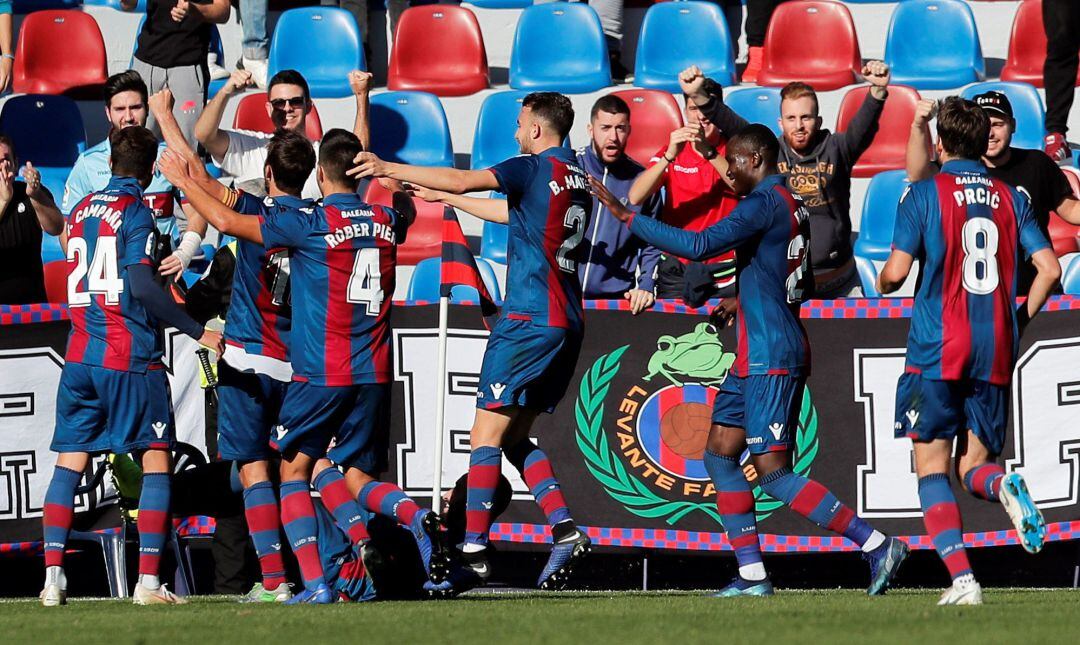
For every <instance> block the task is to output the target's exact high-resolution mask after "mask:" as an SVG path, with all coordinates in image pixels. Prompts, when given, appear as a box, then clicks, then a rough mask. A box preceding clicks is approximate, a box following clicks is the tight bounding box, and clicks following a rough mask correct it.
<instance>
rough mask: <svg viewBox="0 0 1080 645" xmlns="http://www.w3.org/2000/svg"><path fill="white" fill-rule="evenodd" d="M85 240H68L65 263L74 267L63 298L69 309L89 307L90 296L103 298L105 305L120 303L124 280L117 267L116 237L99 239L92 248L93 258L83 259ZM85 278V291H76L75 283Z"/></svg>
mask: <svg viewBox="0 0 1080 645" xmlns="http://www.w3.org/2000/svg"><path fill="white" fill-rule="evenodd" d="M86 256H87V248H86V240H85V239H83V238H81V237H72V238H69V239H68V246H67V261H68V262H69V263H72V262H74V263H75V267H74V268H73V269H72V270H71V273H69V274H68V281H67V296H68V305H69V306H71V307H89V306H90V300H91V298H90V296H91V295H103V296H105V304H107V305H118V304H120V294H121V293H123V292H124V281H123V280H122V279H121V278H120V271H119V269H118V267H117V264H118V263H117V257H116V256H117V254H116V238H115V237H106V236H102V237H99V238H98V240H97V244H96V245H95V247H94V257H93V258H91V259H88V258H87V257H86ZM83 278H86V291H80V290H79V283H81V282H82V281H83Z"/></svg>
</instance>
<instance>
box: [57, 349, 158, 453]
mask: <svg viewBox="0 0 1080 645" xmlns="http://www.w3.org/2000/svg"><path fill="white" fill-rule="evenodd" d="M174 441H175V432H174V430H173V413H172V398H171V396H170V394H169V377H168V376H166V374H165V370H163V369H156V370H147V371H146V372H145V373H141V372H121V371H119V370H111V369H108V368H105V367H95V366H93V365H83V364H82V363H67V364H66V365H64V370H63V372H61V374H60V389H59V391H58V392H57V394H56V431H55V432H54V434H53V440H52V445H51V446H50V448H51V449H52V450H53V451H54V452H91V453H94V452H115V453H120V454H123V453H128V452H135V451H138V450H146V449H155V450H169V449H171V448H172V447H173V443H174Z"/></svg>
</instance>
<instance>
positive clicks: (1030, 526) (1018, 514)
mask: <svg viewBox="0 0 1080 645" xmlns="http://www.w3.org/2000/svg"><path fill="white" fill-rule="evenodd" d="M999 496H1000V498H1001V505H1002V506H1004V507H1005V512H1006V513H1008V514H1009V519H1010V520H1012V523H1013V526H1014V527H1016V536H1017V537H1018V538H1020V544H1021V546H1023V547H1024V550H1025V551H1027V552H1028V553H1038V552H1039V551H1042V548H1043V544H1045V543H1046V520H1045V519H1044V518H1043V514H1042V511H1040V510H1039V507H1037V506H1035V502H1034V501H1033V500H1032V499H1031V493H1029V492H1028V488H1027V483H1025V482H1024V478H1023V477H1022V476H1021V475H1020V473H1010V474H1008V475H1005V477H1004V478H1002V480H1001V493H1000V494H999Z"/></svg>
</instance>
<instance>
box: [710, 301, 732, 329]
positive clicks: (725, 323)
mask: <svg viewBox="0 0 1080 645" xmlns="http://www.w3.org/2000/svg"><path fill="white" fill-rule="evenodd" d="M738 311H739V299H738V298H723V299H722V300H720V302H719V303H717V305H716V308H715V309H713V310H712V313H711V314H709V322H711V323H712V324H713V326H714V327H716V328H717V329H723V328H724V327H730V326H732V325H734V324H735V314H736V313H737V312H738Z"/></svg>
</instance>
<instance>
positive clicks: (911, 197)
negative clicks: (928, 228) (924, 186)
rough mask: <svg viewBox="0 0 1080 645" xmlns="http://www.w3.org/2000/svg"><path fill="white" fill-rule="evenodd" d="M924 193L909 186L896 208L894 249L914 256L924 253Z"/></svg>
mask: <svg viewBox="0 0 1080 645" xmlns="http://www.w3.org/2000/svg"><path fill="white" fill-rule="evenodd" d="M923 201H924V200H923V199H922V191H921V190H919V189H917V187H916V186H914V185H912V186H908V187H907V188H905V189H904V194H903V195H901V196H900V203H899V204H898V205H897V206H896V224H895V226H894V227H893V243H892V247H893V249H895V250H897V251H903V252H904V253H907V254H909V255H912V256H917V255H919V252H920V251H922V243H923V226H922V218H921V216H920V211H922V210H923V209H921V208H920V205H921V203H922V202H923Z"/></svg>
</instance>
